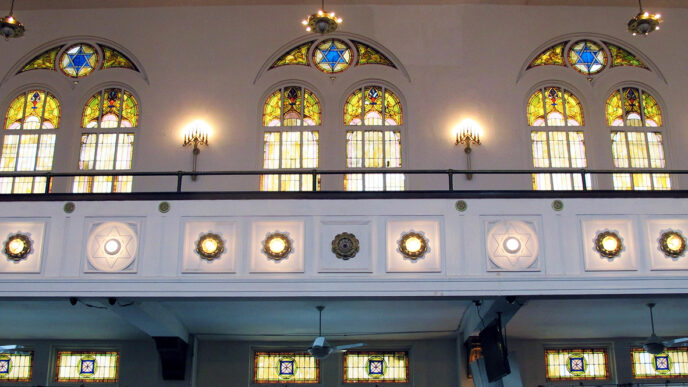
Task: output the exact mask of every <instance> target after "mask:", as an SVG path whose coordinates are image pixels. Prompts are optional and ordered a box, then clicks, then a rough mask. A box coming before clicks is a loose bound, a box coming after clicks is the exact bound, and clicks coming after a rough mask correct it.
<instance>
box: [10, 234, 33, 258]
mask: <svg viewBox="0 0 688 387" xmlns="http://www.w3.org/2000/svg"><path fill="white" fill-rule="evenodd" d="M32 247H33V246H32V243H31V239H29V237H28V236H27V235H25V234H20V233H17V234H13V235H10V236H9V237H8V238H7V241H5V248H4V253H5V255H6V256H7V258H9V259H11V260H13V261H21V260H22V259H24V258H26V257H27V256H28V255H29V253H30V252H31V248H32Z"/></svg>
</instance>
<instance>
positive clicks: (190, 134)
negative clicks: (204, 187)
mask: <svg viewBox="0 0 688 387" xmlns="http://www.w3.org/2000/svg"><path fill="white" fill-rule="evenodd" d="M189 145H193V152H192V153H193V168H192V172H196V161H197V159H198V154H199V153H201V149H200V148H199V147H200V146H208V127H207V126H206V125H201V124H200V123H194V124H192V125H189V126H188V127H187V128H186V129H185V130H184V145H183V146H184V147H187V146H189ZM197 178H198V176H196V175H191V180H193V181H196V179H197Z"/></svg>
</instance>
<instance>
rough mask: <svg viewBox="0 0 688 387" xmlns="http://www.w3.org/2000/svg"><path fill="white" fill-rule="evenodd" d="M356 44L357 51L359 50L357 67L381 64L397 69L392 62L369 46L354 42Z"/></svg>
mask: <svg viewBox="0 0 688 387" xmlns="http://www.w3.org/2000/svg"><path fill="white" fill-rule="evenodd" d="M354 44H356V49H357V50H358V64H357V65H365V64H379V65H384V66H391V67H395V66H394V64H392V61H391V60H389V59H388V58H387V57H386V56H384V55H383V54H381V53H380V52H379V51H377V50H376V49H374V48H372V47H370V46H369V45H367V44H365V43H361V42H356V41H354Z"/></svg>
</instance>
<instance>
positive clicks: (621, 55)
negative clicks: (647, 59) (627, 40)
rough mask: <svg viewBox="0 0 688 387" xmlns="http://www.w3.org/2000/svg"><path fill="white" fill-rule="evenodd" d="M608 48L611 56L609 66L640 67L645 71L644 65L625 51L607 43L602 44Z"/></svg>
mask: <svg viewBox="0 0 688 387" xmlns="http://www.w3.org/2000/svg"><path fill="white" fill-rule="evenodd" d="M604 44H606V45H607V47H608V48H609V52H611V54H612V60H611V66H612V67H617V66H633V67H640V68H642V69H647V66H646V65H645V63H643V61H642V60H640V59H639V58H638V57H637V56H635V55H633V54H631V53H630V52H628V51H627V50H625V49H623V48H621V47H619V46H617V45H615V44H611V43H608V42H604Z"/></svg>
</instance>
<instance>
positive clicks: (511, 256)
mask: <svg viewBox="0 0 688 387" xmlns="http://www.w3.org/2000/svg"><path fill="white" fill-rule="evenodd" d="M535 230H536V226H535V224H534V223H533V222H524V221H520V220H500V221H496V222H491V223H489V231H488V232H487V236H486V238H485V242H486V244H485V248H486V252H487V256H488V258H489V265H490V266H492V267H491V268H490V270H503V271H524V270H537V259H538V252H539V241H538V235H537V233H536V232H535Z"/></svg>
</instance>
